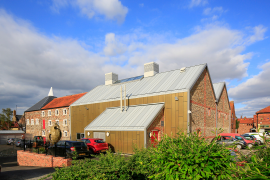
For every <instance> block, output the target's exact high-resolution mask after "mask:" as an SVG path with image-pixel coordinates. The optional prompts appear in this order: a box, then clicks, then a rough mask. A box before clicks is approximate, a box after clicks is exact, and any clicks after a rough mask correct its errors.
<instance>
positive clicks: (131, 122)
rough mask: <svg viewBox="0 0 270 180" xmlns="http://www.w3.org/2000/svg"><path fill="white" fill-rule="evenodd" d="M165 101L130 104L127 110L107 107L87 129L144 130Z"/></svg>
mask: <svg viewBox="0 0 270 180" xmlns="http://www.w3.org/2000/svg"><path fill="white" fill-rule="evenodd" d="M163 107H164V103H157V104H144V105H137V106H129V108H128V110H127V111H123V112H120V108H119V107H117V108H107V109H106V110H105V111H104V112H103V113H102V114H100V115H99V116H98V117H97V118H96V119H95V120H94V121H93V122H91V123H90V124H89V125H88V126H86V127H85V128H84V130H85V131H89V130H90V131H93V130H97V131H144V130H145V129H146V128H147V127H148V126H149V125H150V124H151V122H152V121H153V120H154V119H155V118H156V116H157V115H158V113H159V112H160V111H161V110H162V109H163Z"/></svg>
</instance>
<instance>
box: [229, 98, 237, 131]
mask: <svg viewBox="0 0 270 180" xmlns="http://www.w3.org/2000/svg"><path fill="white" fill-rule="evenodd" d="M230 106H231V132H232V133H236V132H237V130H236V129H235V127H236V115H235V109H234V101H230Z"/></svg>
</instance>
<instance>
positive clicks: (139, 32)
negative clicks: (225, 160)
mask: <svg viewBox="0 0 270 180" xmlns="http://www.w3.org/2000/svg"><path fill="white" fill-rule="evenodd" d="M269 7H270V2H269V1H266V0H265V1H255V0H250V1H240V0H239V1H238V0H236V1H218V0H212V1H211V0H190V1H179V0H172V1H166V2H165V1H162V0H155V1H153V0H152V1H150V0H148V1H128V0H69V1H68V0H51V1H50V0H48V1H43V0H24V1H19V0H14V1H0V54H1V56H0V108H7V107H10V108H12V109H15V107H16V105H17V106H18V107H17V109H18V113H19V114H22V113H23V111H25V110H26V109H27V108H28V107H30V106H32V105H33V104H35V103H36V102H38V101H39V100H40V99H42V98H43V97H45V96H47V94H48V92H49V89H50V87H53V88H54V94H55V96H57V97H61V96H65V95H69V94H74V93H80V92H87V91H90V90H91V89H92V88H94V87H95V86H97V85H100V84H103V83H104V74H105V73H108V72H115V73H117V74H118V75H119V78H120V79H124V78H127V77H132V76H137V75H141V74H143V64H144V63H147V62H151V61H156V62H157V63H159V65H160V71H161V72H162V71H168V70H172V69H180V68H181V67H184V66H192V65H196V64H202V63H208V66H209V70H210V73H211V78H212V80H213V82H214V83H216V82H220V81H225V82H226V83H227V88H228V92H229V98H230V100H234V101H235V104H236V108H237V109H236V110H237V112H236V114H237V116H241V115H242V114H243V116H247V117H250V116H252V115H253V114H254V112H256V111H257V110H259V109H261V108H264V107H266V106H269V105H270V98H269V97H270V91H269V89H270V83H269V80H268V79H269V78H268V77H269V76H270V61H269V60H270V52H269V44H270V43H269V27H270V22H269V14H270V13H269Z"/></svg>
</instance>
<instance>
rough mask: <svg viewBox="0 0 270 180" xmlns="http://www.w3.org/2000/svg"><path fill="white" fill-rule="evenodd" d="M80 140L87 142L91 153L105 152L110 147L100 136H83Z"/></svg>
mask: <svg viewBox="0 0 270 180" xmlns="http://www.w3.org/2000/svg"><path fill="white" fill-rule="evenodd" d="M80 140H81V141H84V142H85V144H86V145H87V147H88V148H89V151H90V154H97V153H100V152H105V151H107V150H108V149H109V146H108V143H105V142H104V141H103V139H100V138H82V139H80Z"/></svg>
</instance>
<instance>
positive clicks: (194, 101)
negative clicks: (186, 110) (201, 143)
mask: <svg viewBox="0 0 270 180" xmlns="http://www.w3.org/2000/svg"><path fill="white" fill-rule="evenodd" d="M190 98H191V99H190V100H191V104H190V110H191V116H190V122H191V132H192V133H194V132H197V131H198V130H200V131H201V135H202V136H204V137H213V136H214V135H215V125H216V124H215V111H216V107H215V96H214V92H213V88H212V84H211V81H210V77H209V73H208V70H207V69H205V70H204V72H203V73H202V75H201V76H200V77H199V79H198V80H197V82H196V83H195V85H194V87H193V88H192V90H191V91H190Z"/></svg>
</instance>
